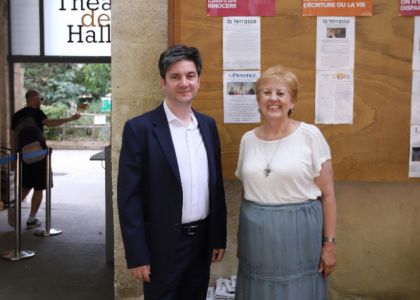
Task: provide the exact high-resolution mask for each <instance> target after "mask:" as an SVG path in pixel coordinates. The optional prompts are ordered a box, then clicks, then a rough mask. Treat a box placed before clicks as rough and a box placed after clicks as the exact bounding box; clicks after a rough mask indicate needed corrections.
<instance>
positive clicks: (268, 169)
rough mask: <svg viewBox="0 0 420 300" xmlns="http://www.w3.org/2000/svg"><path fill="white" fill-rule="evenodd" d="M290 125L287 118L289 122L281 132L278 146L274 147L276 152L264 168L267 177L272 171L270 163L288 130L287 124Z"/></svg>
mask: <svg viewBox="0 0 420 300" xmlns="http://www.w3.org/2000/svg"><path fill="white" fill-rule="evenodd" d="M288 125H289V120H287V123H286V126H285V127H284V129H283V130H282V132H281V135H280V139H279V140H278V141H277V143H276V148H275V149H274V152H273V154H272V155H271V158H270V160H269V161H268V162H267V166H266V167H265V168H264V176H265V177H268V176H270V173H271V171H272V170H271V167H270V164H271V161H272V160H273V158H274V155H276V152H277V150H278V149H279V145H280V142H281V138H282V137H283V134H284V133H285V131H286V129H287V126H288ZM266 158H267V156H266Z"/></svg>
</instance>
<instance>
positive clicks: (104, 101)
mask: <svg viewBox="0 0 420 300" xmlns="http://www.w3.org/2000/svg"><path fill="white" fill-rule="evenodd" d="M110 111H111V98H108V97H102V98H101V112H110Z"/></svg>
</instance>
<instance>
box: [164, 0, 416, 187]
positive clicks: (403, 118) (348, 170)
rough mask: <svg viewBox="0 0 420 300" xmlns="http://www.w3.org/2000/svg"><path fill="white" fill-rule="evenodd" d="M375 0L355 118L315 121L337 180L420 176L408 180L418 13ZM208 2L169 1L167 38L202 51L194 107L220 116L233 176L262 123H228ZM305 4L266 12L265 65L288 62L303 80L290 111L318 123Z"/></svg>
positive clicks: (362, 30)
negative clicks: (244, 145) (245, 138)
mask: <svg viewBox="0 0 420 300" xmlns="http://www.w3.org/2000/svg"><path fill="white" fill-rule="evenodd" d="M373 2H374V4H373V16H371V17H356V30H355V32H356V44H355V48H356V49H355V67H354V119H353V124H352V125H319V126H318V127H319V128H320V129H321V130H322V132H323V134H324V135H325V137H326V138H327V140H328V143H329V144H330V146H331V150H332V156H333V165H334V173H335V174H334V175H335V179H336V180H342V181H384V182H387V181H417V182H418V181H419V180H418V179H413V178H411V179H410V178H408V163H409V142H410V104H411V80H412V69H411V60H412V52H413V30H414V28H413V26H414V19H413V17H400V16H398V12H399V2H398V1H390V0H375V1H373ZM206 4H207V1H206V0H170V1H169V43H170V44H172V43H182V44H187V45H192V46H196V47H197V48H199V49H200V51H201V54H202V56H203V66H204V67H203V74H202V78H201V80H202V81H201V89H200V93H199V96H198V98H197V99H196V100H194V101H195V102H194V107H195V108H196V109H197V110H199V111H202V112H204V113H206V114H209V115H211V116H212V117H214V118H215V119H216V121H217V123H218V129H219V134H220V136H221V141H222V160H223V168H224V175H225V177H226V178H228V179H229V178H230V179H233V178H235V175H234V171H235V168H236V162H237V156H238V149H239V142H240V139H241V136H242V134H243V133H244V132H246V131H247V130H250V129H252V128H254V127H256V126H257V124H224V123H223V69H222V34H223V32H222V29H223V28H222V24H223V20H222V18H221V17H207V16H206ZM301 5H302V2H301V1H295V0H293V1H291V0H277V3H276V16H275V17H262V18H261V70H262V71H264V70H265V69H266V68H267V67H269V66H271V65H274V64H278V63H281V64H283V65H285V66H287V67H289V68H291V69H292V70H293V71H294V72H295V73H296V74H297V76H298V78H299V81H300V88H299V95H298V102H297V106H296V109H295V111H294V113H293V116H294V118H295V119H298V120H302V121H304V122H307V123H314V119H315V102H314V101H315V56H316V44H315V43H316V17H303V16H302V7H301Z"/></svg>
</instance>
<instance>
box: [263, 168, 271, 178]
mask: <svg viewBox="0 0 420 300" xmlns="http://www.w3.org/2000/svg"><path fill="white" fill-rule="evenodd" d="M270 173H271V169H270V167H268V166H267V168H265V169H264V176H265V177H268V175H270Z"/></svg>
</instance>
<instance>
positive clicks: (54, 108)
mask: <svg viewBox="0 0 420 300" xmlns="http://www.w3.org/2000/svg"><path fill="white" fill-rule="evenodd" d="M41 109H42V111H43V112H44V113H45V114H46V115H47V116H48V118H49V119H62V118H66V117H67V116H68V110H69V108H68V106H67V105H65V104H63V103H55V104H53V105H42V107H41Z"/></svg>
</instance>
